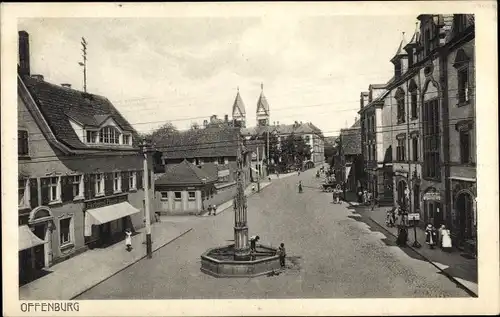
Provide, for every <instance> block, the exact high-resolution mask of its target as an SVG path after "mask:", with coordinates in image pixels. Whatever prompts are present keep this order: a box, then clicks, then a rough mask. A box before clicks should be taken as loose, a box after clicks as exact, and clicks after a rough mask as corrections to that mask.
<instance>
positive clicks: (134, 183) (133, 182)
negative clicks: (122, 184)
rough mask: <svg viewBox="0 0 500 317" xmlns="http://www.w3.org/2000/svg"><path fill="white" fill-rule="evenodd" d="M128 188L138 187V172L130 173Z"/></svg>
mask: <svg viewBox="0 0 500 317" xmlns="http://www.w3.org/2000/svg"><path fill="white" fill-rule="evenodd" d="M128 188H129V189H136V188H137V173H136V172H130V173H129V174H128Z"/></svg>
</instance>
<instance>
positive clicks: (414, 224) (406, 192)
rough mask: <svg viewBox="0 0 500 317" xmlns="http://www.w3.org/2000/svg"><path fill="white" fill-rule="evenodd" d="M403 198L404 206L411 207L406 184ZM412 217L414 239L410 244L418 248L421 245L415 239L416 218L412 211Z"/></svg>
mask: <svg viewBox="0 0 500 317" xmlns="http://www.w3.org/2000/svg"><path fill="white" fill-rule="evenodd" d="M405 200H406V202H405V205H406V208H407V210H409V209H410V208H411V206H410V203H409V202H410V189H409V188H408V186H406V189H405ZM410 211H411V210H410ZM412 218H413V234H414V238H413V240H414V241H413V244H412V246H413V247H414V248H417V249H418V248H420V247H421V246H422V245H421V244H420V243H419V242H418V240H417V219H416V216H415V213H413V217H412ZM408 220H410V219H409V217H408Z"/></svg>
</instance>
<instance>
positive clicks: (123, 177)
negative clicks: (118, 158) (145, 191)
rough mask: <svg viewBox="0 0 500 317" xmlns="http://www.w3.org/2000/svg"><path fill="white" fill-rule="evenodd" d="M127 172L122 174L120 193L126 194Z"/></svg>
mask: <svg viewBox="0 0 500 317" xmlns="http://www.w3.org/2000/svg"><path fill="white" fill-rule="evenodd" d="M128 177H129V172H122V192H124V193H126V192H128V183H129V181H130V180H129V179H128Z"/></svg>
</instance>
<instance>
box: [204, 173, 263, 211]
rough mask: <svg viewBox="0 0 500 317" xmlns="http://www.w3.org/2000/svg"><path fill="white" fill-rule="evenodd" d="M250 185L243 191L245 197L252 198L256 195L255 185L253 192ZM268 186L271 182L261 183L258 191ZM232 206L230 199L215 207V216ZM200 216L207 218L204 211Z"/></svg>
mask: <svg viewBox="0 0 500 317" xmlns="http://www.w3.org/2000/svg"><path fill="white" fill-rule="evenodd" d="M252 185H253V184H250V185H248V186H247V188H246V189H245V196H247V197H249V196H252V195H253V194H257V184H255V191H254V192H252ZM269 185H271V182H269V181H268V182H261V183H260V190H263V189H264V188H266V187H267V186H269ZM232 206H233V199H230V200H228V201H226V202H225V203H222V204H220V205H219V206H217V209H216V210H215V215H218V214H220V213H221V212H223V211H224V210H226V209H228V208H230V207H232ZM200 216H201V217H209V215H208V211H205V212H204V213H203V214H201V215H200Z"/></svg>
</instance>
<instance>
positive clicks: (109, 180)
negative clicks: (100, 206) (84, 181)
mask: <svg viewBox="0 0 500 317" xmlns="http://www.w3.org/2000/svg"><path fill="white" fill-rule="evenodd" d="M104 194H105V195H106V196H111V195H113V173H105V174H104Z"/></svg>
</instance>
